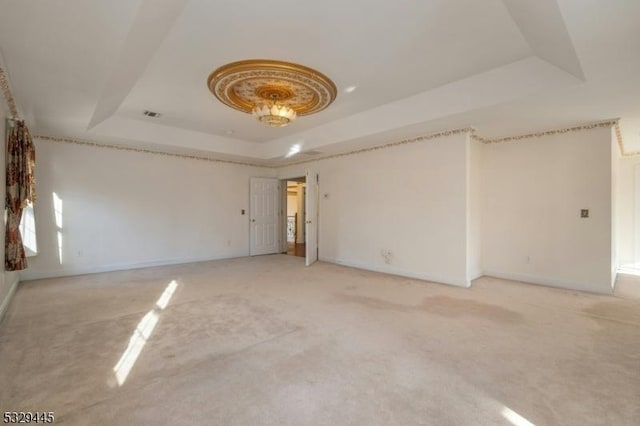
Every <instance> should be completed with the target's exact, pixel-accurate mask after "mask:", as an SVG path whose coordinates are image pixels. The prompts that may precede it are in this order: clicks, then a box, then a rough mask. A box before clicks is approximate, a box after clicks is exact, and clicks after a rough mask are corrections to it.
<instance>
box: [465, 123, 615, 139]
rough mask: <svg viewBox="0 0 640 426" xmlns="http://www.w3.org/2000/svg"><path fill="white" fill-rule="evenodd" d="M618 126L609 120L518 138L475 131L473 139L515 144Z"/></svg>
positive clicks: (529, 134) (518, 136)
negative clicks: (525, 140) (495, 136)
mask: <svg viewBox="0 0 640 426" xmlns="http://www.w3.org/2000/svg"><path fill="white" fill-rule="evenodd" d="M616 125H618V120H617V119H616V120H609V121H599V122H596V123H588V124H584V125H581V126H574V127H565V128H562V129H552V130H544V131H541V132H534V133H525V134H522V135H516V136H502V137H497V138H483V137H482V136H479V135H478V134H477V133H476V131H475V129H474V130H473V132H472V133H471V138H472V139H474V140H476V141H478V142H481V143H484V144H493V143H503V142H515V141H520V140H523V139H532V138H542V137H545V136H556V135H563V134H565V133H573V132H582V131H585V130H593V129H598V128H606V127H609V128H611V127H614V126H616ZM618 127H619V126H618ZM621 140H622V137H621V136H620V137H619V138H618V141H619V142H618V144H621V142H620V141H621Z"/></svg>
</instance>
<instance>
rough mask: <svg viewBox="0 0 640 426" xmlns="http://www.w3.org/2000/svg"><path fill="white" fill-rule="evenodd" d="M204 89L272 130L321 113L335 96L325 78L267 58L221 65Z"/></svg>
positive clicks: (211, 75) (290, 64)
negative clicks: (300, 117) (306, 116)
mask: <svg viewBox="0 0 640 426" xmlns="http://www.w3.org/2000/svg"><path fill="white" fill-rule="evenodd" d="M207 86H209V90H211V93H213V94H214V95H215V97H216V98H218V100H219V101H220V102H222V103H223V104H225V105H227V106H229V107H231V108H234V109H237V110H239V111H242V112H245V113H247V114H252V115H253V116H254V117H256V118H257V119H258V120H259V121H260V122H261V123H264V124H267V125H269V126H272V127H283V126H286V125H288V124H289V123H291V122H292V121H294V120H295V119H296V117H297V116H302V115H309V114H313V113H316V112H318V111H322V110H323V109H325V108H326V107H328V106H329V105H330V104H331V103H332V102H333V101H334V99H335V98H336V94H337V89H336V85H335V84H334V83H333V81H331V79H329V77H327V76H326V75H324V74H322V73H320V72H318V71H316V70H314V69H312V68H308V67H305V66H302V65H298V64H293V63H291V62H283V61H272V60H267V59H251V60H246V61H239V62H232V63H230V64H227V65H223V66H221V67H220V68H218V69H216V70H215V71H213V72H212V73H211V74H210V75H209V78H208V79H207Z"/></svg>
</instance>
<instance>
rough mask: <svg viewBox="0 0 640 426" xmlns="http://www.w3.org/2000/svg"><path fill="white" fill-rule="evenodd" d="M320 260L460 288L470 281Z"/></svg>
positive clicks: (336, 260)
mask: <svg viewBox="0 0 640 426" xmlns="http://www.w3.org/2000/svg"><path fill="white" fill-rule="evenodd" d="M320 260H321V261H323V262H327V263H334V264H336V265H342V266H348V267H350V268H356V269H364V270H365V271H373V272H381V273H383V274H389V275H397V276H400V277H406V278H415V279H418V280H422V281H429V282H432V283H436V284H446V285H452V286H456V287H462V288H469V287H471V282H470V281H459V280H455V279H450V278H447V277H441V276H435V275H429V274H422V273H416V272H413V271H407V270H405V269H399V268H394V267H391V266H378V265H370V264H367V263H360V262H353V261H350V260H344V259H334V258H327V257H320Z"/></svg>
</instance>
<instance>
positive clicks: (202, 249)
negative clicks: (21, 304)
mask: <svg viewBox="0 0 640 426" xmlns="http://www.w3.org/2000/svg"><path fill="white" fill-rule="evenodd" d="M35 144H36V149H37V158H38V163H37V167H36V178H37V181H38V196H39V199H38V204H37V206H36V210H35V213H36V231H37V237H38V249H39V253H38V255H37V256H36V257H34V258H30V259H29V264H30V267H29V269H28V270H26V271H25V272H24V273H23V275H22V276H23V278H24V279H33V278H41V277H50V276H61V275H73V274H82V273H90V272H99V271H106V270H116V269H127V268H133V267H141V266H149V265H157V264H167V263H182V262H190V261H198V260H206V259H219V258H229V257H238V256H247V255H248V254H249V219H248V218H249V216H248V211H249V178H250V177H251V176H267V177H272V176H274V175H275V171H274V170H273V169H266V168H256V167H246V166H238V165H232V164H226V163H213V162H207V161H200V160H192V159H183V158H176V157H168V156H162V155H150V154H143V153H136V152H130V151H118V150H113V149H100V148H93V147H86V146H80V145H73V144H65V143H55V142H47V141H40V140H36V141H35ZM54 193H55V194H56V196H57V197H59V198H60V199H61V200H62V226H61V228H59V227H58V226H57V224H56V213H55V211H54V203H53V197H54V195H53V194H54ZM241 209H245V211H246V212H247V214H245V215H244V216H243V215H241ZM58 231H60V232H61V235H62V259H61V260H60V258H59V254H58V241H57V232H58Z"/></svg>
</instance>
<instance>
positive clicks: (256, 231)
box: [249, 178, 280, 256]
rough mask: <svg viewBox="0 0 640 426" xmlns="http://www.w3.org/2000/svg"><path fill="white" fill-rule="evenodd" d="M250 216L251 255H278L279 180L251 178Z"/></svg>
mask: <svg viewBox="0 0 640 426" xmlns="http://www.w3.org/2000/svg"><path fill="white" fill-rule="evenodd" d="M250 185H251V188H250V191H249V194H250V197H251V199H250V203H249V204H250V205H249V211H250V212H251V214H250V216H249V220H250V226H251V227H250V229H249V237H250V238H251V243H250V246H249V254H250V255H251V256H256V255H259V254H272V253H278V252H279V251H280V250H279V249H280V244H279V242H278V238H279V236H280V234H279V226H278V225H279V221H280V217H279V215H278V212H279V210H280V197H279V196H278V194H279V185H280V181H279V180H278V179H271V178H251V182H250Z"/></svg>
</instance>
